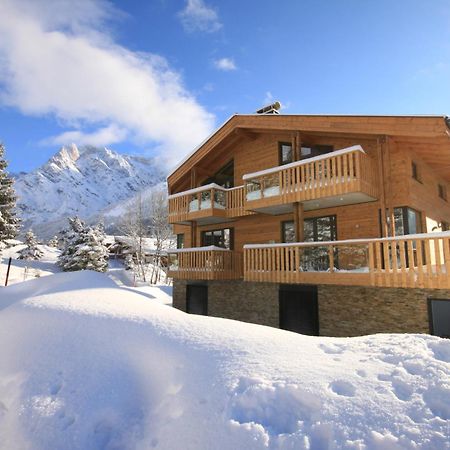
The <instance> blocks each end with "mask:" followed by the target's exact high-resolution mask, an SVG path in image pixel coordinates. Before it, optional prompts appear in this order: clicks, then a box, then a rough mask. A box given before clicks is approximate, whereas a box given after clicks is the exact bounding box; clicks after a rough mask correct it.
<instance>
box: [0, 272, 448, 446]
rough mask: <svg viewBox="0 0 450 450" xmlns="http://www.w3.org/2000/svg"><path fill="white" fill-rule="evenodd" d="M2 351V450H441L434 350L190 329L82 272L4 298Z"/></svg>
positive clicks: (238, 328)
mask: <svg viewBox="0 0 450 450" xmlns="http://www.w3.org/2000/svg"><path fill="white" fill-rule="evenodd" d="M153 294H154V295H155V296H156V295H158V294H157V291H154V292H153ZM0 342H1V343H2V345H1V346H0V436H1V439H0V448H1V449H5V450H6V449H7V450H10V449H28V448H29V449H36V450H52V449H55V450H56V449H58V450H59V449H65V450H70V449H82V450H90V449H92V450H94V449H95V450H99V449H167V450H178V449H183V450H184V449H186V450H189V449H192V450H203V449H204V450H211V449H219V450H220V449H230V450H239V449H246V450H251V449H265V448H271V449H374V450H378V449H380V450H381V449H387V450H393V449H418V448H420V449H429V450H441V449H448V448H449V441H450V341H448V340H443V339H440V338H437V337H432V336H426V335H376V336H367V337H360V338H349V339H338V338H317V337H307V336H301V335H298V334H294V333H290V332H286V331H282V330H277V329H273V328H268V327H264V326H259V325H252V324H246V323H240V322H236V321H231V320H225V319H218V318H212V317H203V316H194V315H187V314H185V313H183V312H180V311H178V310H176V309H173V308H169V307H167V306H164V305H161V304H159V303H158V302H155V301H151V298H149V296H148V295H147V294H146V293H145V292H144V293H142V292H136V291H135V290H132V289H129V288H127V287H119V286H118V285H117V284H116V282H115V281H114V280H113V279H112V278H111V277H110V276H108V275H104V274H99V273H93V272H87V271H85V272H73V273H60V274H55V275H53V276H48V277H42V278H39V279H34V280H31V281H27V282H25V283H18V284H15V285H12V286H10V287H8V288H0Z"/></svg>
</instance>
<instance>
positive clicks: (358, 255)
mask: <svg viewBox="0 0 450 450" xmlns="http://www.w3.org/2000/svg"><path fill="white" fill-rule="evenodd" d="M244 280H245V281H265V282H275V283H300V284H335V285H350V286H351V285H353V286H380V287H402V288H430V289H449V288H450V232H444V233H431V234H417V235H411V236H401V237H395V238H384V239H368V240H362V239H357V240H348V241H331V242H311V243H309V242H308V243H307V242H302V243H293V244H266V245H246V246H244Z"/></svg>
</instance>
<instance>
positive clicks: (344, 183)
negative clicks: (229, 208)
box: [244, 146, 378, 208]
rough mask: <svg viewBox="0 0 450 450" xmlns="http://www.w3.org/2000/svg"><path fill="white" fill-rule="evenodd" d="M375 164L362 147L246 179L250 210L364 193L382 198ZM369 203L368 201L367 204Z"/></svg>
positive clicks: (248, 175) (247, 201)
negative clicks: (379, 192)
mask: <svg viewBox="0 0 450 450" xmlns="http://www.w3.org/2000/svg"><path fill="white" fill-rule="evenodd" d="M375 169H376V167H375V163H374V161H373V160H372V159H371V158H370V157H369V156H368V155H367V154H366V153H365V152H364V151H363V150H362V148H361V147H360V146H355V147H350V148H348V149H343V150H338V151H336V152H331V153H328V154H326V155H322V156H320V157H317V158H311V161H309V160H308V159H305V160H302V161H297V162H293V163H290V164H286V165H284V166H279V167H274V168H272V169H268V170H265V171H261V172H255V173H253V174H246V175H244V180H245V183H246V184H245V186H246V198H245V199H246V207H247V208H262V207H265V206H271V205H276V204H284V203H293V202H305V201H308V200H316V199H320V198H325V197H335V196H342V195H344V194H350V193H356V192H360V193H363V194H366V195H367V196H369V197H372V198H373V199H376V198H377V196H378V183H377V178H376V174H377V171H376V170H375ZM366 201H368V200H366Z"/></svg>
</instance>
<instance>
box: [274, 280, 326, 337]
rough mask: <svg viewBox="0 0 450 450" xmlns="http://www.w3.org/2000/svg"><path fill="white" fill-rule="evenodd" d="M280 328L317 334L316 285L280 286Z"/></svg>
mask: <svg viewBox="0 0 450 450" xmlns="http://www.w3.org/2000/svg"><path fill="white" fill-rule="evenodd" d="M279 303H280V328H282V329H283V330H288V331H295V332H296V333H301V334H308V335H311V336H318V335H319V307H318V302H317V287H316V286H292V287H291V286H281V287H280V293H279Z"/></svg>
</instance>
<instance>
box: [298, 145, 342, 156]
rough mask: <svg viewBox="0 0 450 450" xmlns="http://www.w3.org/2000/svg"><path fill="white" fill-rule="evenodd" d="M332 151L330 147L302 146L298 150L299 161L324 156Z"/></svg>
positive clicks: (332, 148)
mask: <svg viewBox="0 0 450 450" xmlns="http://www.w3.org/2000/svg"><path fill="white" fill-rule="evenodd" d="M333 150H334V147H333V146H332V145H306V144H305V145H302V148H301V150H300V159H307V158H313V157H314V156H320V155H324V154H326V153H330V152H332V151H333Z"/></svg>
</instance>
